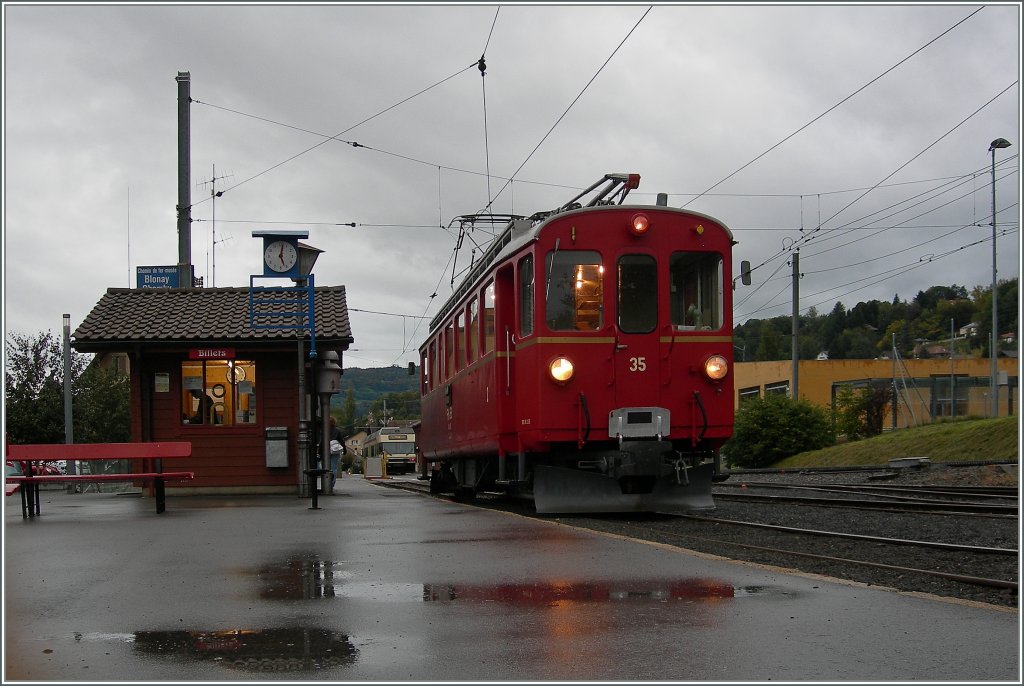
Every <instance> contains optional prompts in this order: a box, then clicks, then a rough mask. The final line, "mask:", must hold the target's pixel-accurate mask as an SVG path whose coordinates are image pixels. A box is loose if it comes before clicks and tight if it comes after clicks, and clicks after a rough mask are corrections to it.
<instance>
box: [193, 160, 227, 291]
mask: <svg viewBox="0 0 1024 686" xmlns="http://www.w3.org/2000/svg"><path fill="white" fill-rule="evenodd" d="M229 176H231V175H230V174H226V175H224V176H217V165H216V164H214V165H213V174H212V176H211V177H210V180H209V181H202V182H200V184H199V185H200V186H205V185H206V184H210V199H211V200H212V201H213V209H212V210H211V213H212V215H213V216H212V217H211V220H212V221H211V223H210V227H211V228H210V246H211V253H212V257H211V259H212V261H213V273H212V274H211V279H212V281H213V284H212V287H213V288H216V287H217V198H219V197H220V196H222V195H224V191H218V190H217V182H218V181H219V180H221V179H226V178H228V177H229Z"/></svg>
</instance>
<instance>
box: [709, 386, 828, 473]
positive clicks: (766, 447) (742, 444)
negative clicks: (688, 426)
mask: <svg viewBox="0 0 1024 686" xmlns="http://www.w3.org/2000/svg"><path fill="white" fill-rule="evenodd" d="M834 443H835V434H834V433H833V431H832V422H831V419H830V417H829V414H828V412H827V411H826V410H825V409H824V408H821V407H818V406H817V405H814V404H812V403H809V402H807V401H806V400H793V399H791V398H788V397H786V396H784V395H770V396H768V397H766V398H764V399H763V400H754V401H751V402H747V403H744V404H743V405H742V406H741V407H740V409H739V411H738V412H737V413H736V424H735V427H734V429H733V434H732V438H730V439H729V441H728V442H727V443H726V444H725V445H724V446H722V457H724V458H725V459H726V460H727V462H728V463H729V464H730V465H731V466H735V467H745V468H748V469H755V468H758V467H769V466H771V465H773V464H775V463H776V462H778V461H779V460H782V459H784V458H787V457H789V456H790V455H796V454H797V453H802V452H804V451H807V450H818V449H820V448H825V447H828V446H830V445H832V444H834Z"/></svg>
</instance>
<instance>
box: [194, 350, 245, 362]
mask: <svg viewBox="0 0 1024 686" xmlns="http://www.w3.org/2000/svg"><path fill="white" fill-rule="evenodd" d="M188 357H189V359H190V360H232V359H234V357H235V349H234V348H191V349H190V350H189V351H188Z"/></svg>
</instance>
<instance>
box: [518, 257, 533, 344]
mask: <svg viewBox="0 0 1024 686" xmlns="http://www.w3.org/2000/svg"><path fill="white" fill-rule="evenodd" d="M532 333H533V255H527V256H526V257H524V258H523V259H521V260H519V335H520V336H524V337H525V336H529V335H531V334H532Z"/></svg>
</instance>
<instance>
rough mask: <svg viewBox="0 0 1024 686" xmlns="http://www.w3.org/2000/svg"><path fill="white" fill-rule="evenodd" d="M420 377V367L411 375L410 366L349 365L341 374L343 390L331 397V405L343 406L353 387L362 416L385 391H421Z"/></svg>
mask: <svg viewBox="0 0 1024 686" xmlns="http://www.w3.org/2000/svg"><path fill="white" fill-rule="evenodd" d="M419 379H420V376H419V367H417V368H416V373H415V374H413V375H411V376H410V375H409V368H408V367H399V366H397V365H396V366H391V367H376V368H370V369H361V368H359V367H347V368H346V369H345V373H344V374H342V375H341V392H340V393H336V394H335V395H333V396H332V397H331V406H332V407H339V408H340V407H342V406H343V405H344V404H345V398H347V397H348V389H350V388H351V389H353V390H354V393H355V399H356V415H357V416H361V415H364V414H366V411H367V409H368V408H369V406H370V403H371V402H373V401H374V400H376V399H377V398H379V397H380V396H382V395H384V394H385V393H403V392H408V391H419Z"/></svg>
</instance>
